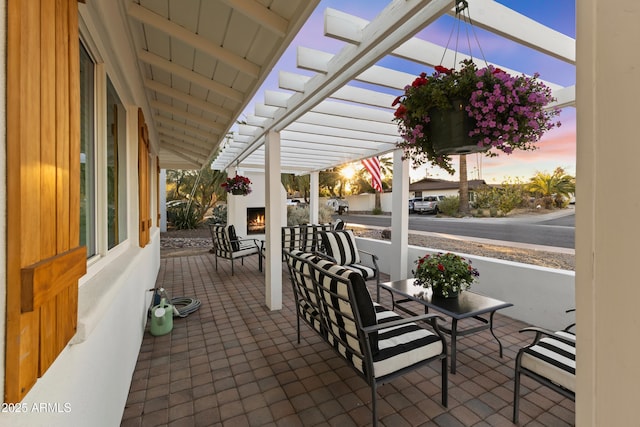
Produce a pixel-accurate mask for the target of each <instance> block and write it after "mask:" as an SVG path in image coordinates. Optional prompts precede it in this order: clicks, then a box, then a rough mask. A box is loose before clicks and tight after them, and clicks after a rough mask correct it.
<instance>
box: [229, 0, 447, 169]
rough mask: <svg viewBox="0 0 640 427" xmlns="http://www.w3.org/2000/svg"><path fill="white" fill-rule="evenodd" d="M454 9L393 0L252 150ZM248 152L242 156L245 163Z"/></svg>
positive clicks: (443, 2) (436, 2)
mask: <svg viewBox="0 0 640 427" xmlns="http://www.w3.org/2000/svg"><path fill="white" fill-rule="evenodd" d="M450 7H451V1H450V0H432V1H428V0H394V1H392V2H391V3H390V4H389V5H388V6H387V7H386V8H385V9H384V10H383V11H382V12H381V13H380V14H379V15H378V16H377V17H376V19H374V21H373V22H372V23H371V24H370V25H369V26H367V27H366V28H365V29H364V32H363V37H362V39H363V42H362V43H361V44H360V45H358V46H349V45H347V46H345V47H344V48H343V49H342V50H341V52H340V53H339V54H338V55H336V56H335V57H334V58H333V59H332V60H331V62H330V64H329V67H328V73H327V74H326V75H316V76H314V77H313V78H312V79H311V80H309V82H307V84H306V85H305V90H304V94H296V95H294V96H293V97H292V98H291V101H292V102H291V103H290V105H289V108H286V109H284V108H281V109H279V111H278V114H277V116H276V117H275V118H274V119H272V120H270V122H269V124H268V125H267V127H265V129H264V130H263V131H262V133H261V134H260V135H256V139H255V141H254V143H253V144H251V146H250V147H249V149H248V151H249V152H250V151H252V150H254V149H256V148H257V147H258V146H259V144H260V143H261V142H260V137H261V136H263V135H264V134H266V133H267V132H268V131H270V130H276V131H280V130H282V129H284V128H286V127H287V126H288V125H289V124H291V123H293V122H294V121H296V120H297V119H298V118H300V116H302V115H303V114H304V113H305V112H306V111H309V110H310V109H311V108H313V107H314V106H315V105H317V104H318V103H320V102H321V101H322V100H323V99H325V98H326V97H328V96H330V95H331V94H332V93H333V92H335V91H336V90H337V89H339V88H340V87H342V86H344V85H345V84H346V83H348V82H349V81H351V80H352V79H353V78H354V77H355V76H357V75H358V74H360V73H361V71H362V70H364V69H367V68H369V67H371V66H372V65H373V64H375V62H377V61H378V60H379V59H380V58H382V57H383V56H385V55H386V53H387V52H389V51H391V50H393V49H394V48H395V47H397V46H398V45H400V44H402V43H403V42H404V41H406V40H407V39H409V38H411V37H412V36H413V35H414V34H415V33H416V32H418V31H420V30H421V29H422V28H424V27H425V26H427V25H429V24H430V23H431V22H433V21H434V20H435V19H437V18H438V17H439V16H441V15H442V14H443V13H445V12H446V11H447V9H449V8H450ZM249 152H246V153H243V155H241V156H239V158H238V159H235V160H237V161H242V160H243V159H244V157H246V156H247V155H248V154H250V153H249Z"/></svg>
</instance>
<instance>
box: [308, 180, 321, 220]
mask: <svg viewBox="0 0 640 427" xmlns="http://www.w3.org/2000/svg"><path fill="white" fill-rule="evenodd" d="M310 175H311V176H310V179H309V182H310V184H309V222H310V223H311V224H318V222H319V220H318V211H319V210H320V197H319V194H320V172H318V171H315V172H311V174H310Z"/></svg>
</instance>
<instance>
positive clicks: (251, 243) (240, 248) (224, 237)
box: [209, 224, 262, 276]
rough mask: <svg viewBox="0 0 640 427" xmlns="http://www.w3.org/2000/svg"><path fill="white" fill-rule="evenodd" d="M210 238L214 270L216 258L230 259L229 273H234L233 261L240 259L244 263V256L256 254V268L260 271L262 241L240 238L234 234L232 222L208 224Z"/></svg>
mask: <svg viewBox="0 0 640 427" xmlns="http://www.w3.org/2000/svg"><path fill="white" fill-rule="evenodd" d="M209 231H210V232H211V240H212V243H213V248H211V250H210V251H209V252H211V253H212V254H213V255H214V256H215V260H216V271H218V258H224V259H228V260H231V275H232V276H233V275H234V273H235V272H234V267H233V261H234V260H236V259H240V262H241V263H242V264H244V258H245V257H247V256H251V255H257V256H258V270H260V271H262V248H261V247H262V243H261V242H260V241H259V240H257V239H241V238H238V236H237V235H236V230H235V228H234V226H233V225H232V224H229V225H220V224H210V225H209Z"/></svg>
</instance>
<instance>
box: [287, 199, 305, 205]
mask: <svg viewBox="0 0 640 427" xmlns="http://www.w3.org/2000/svg"><path fill="white" fill-rule="evenodd" d="M303 204H304V202H303V201H302V200H300V199H287V206H300V205H303Z"/></svg>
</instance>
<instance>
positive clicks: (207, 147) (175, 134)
mask: <svg viewBox="0 0 640 427" xmlns="http://www.w3.org/2000/svg"><path fill="white" fill-rule="evenodd" d="M157 130H158V133H159V134H160V135H165V137H171V138H172V139H175V140H176V141H183V142H186V143H188V144H189V145H192V146H193V147H197V148H198V151H201V152H204V153H206V154H209V153H210V152H211V146H212V145H214V144H215V141H212V140H202V139H199V138H194V137H192V136H189V135H186V134H185V133H184V132H182V131H176V130H173V129H169V128H166V127H164V126H158V129H157ZM212 136H215V135H212Z"/></svg>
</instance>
